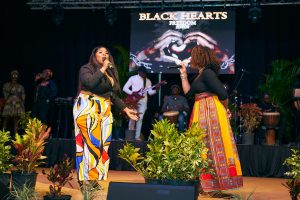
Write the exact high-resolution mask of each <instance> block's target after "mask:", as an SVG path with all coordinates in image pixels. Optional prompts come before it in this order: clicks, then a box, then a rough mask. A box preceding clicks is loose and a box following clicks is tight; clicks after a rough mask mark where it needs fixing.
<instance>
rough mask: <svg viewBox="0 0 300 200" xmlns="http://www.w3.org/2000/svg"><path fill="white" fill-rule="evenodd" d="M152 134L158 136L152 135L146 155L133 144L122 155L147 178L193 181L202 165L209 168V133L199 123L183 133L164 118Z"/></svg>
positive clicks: (157, 123) (120, 151)
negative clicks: (207, 144)
mask: <svg viewBox="0 0 300 200" xmlns="http://www.w3.org/2000/svg"><path fill="white" fill-rule="evenodd" d="M151 134H152V135H153V137H154V138H153V139H152V138H150V142H149V144H148V145H147V146H148V148H149V151H147V152H146V155H145V157H144V156H142V155H141V154H140V153H139V150H140V149H139V148H135V147H134V146H133V145H132V144H125V145H124V147H123V149H120V150H119V157H121V158H122V159H124V160H125V161H127V162H128V163H130V164H131V165H132V166H133V167H134V169H136V171H137V172H138V173H139V174H141V175H142V176H143V177H144V178H145V179H158V180H182V181H190V180H195V177H197V176H199V170H200V169H201V170H206V171H209V170H208V165H209V163H210V160H209V159H208V158H207V151H208V149H207V148H206V146H205V144H204V142H203V137H204V136H205V134H204V132H203V131H202V130H201V129H200V128H199V127H198V125H197V123H194V124H193V125H192V126H191V127H190V128H189V129H188V130H186V131H184V132H182V133H179V132H178V130H177V129H176V127H175V125H174V124H173V123H170V122H169V121H168V120H166V119H164V120H161V121H157V122H156V123H155V124H154V126H153V130H151ZM209 172H210V171H209Z"/></svg>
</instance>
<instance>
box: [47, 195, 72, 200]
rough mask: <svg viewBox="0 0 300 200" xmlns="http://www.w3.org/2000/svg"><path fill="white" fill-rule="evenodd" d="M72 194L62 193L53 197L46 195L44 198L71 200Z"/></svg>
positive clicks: (48, 199)
mask: <svg viewBox="0 0 300 200" xmlns="http://www.w3.org/2000/svg"><path fill="white" fill-rule="evenodd" d="M70 199H71V195H61V196H59V197H52V196H51V195H45V196H44V200H70Z"/></svg>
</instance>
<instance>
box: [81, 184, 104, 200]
mask: <svg viewBox="0 0 300 200" xmlns="http://www.w3.org/2000/svg"><path fill="white" fill-rule="evenodd" d="M80 190H81V192H82V200H95V199H99V197H100V199H102V198H101V196H103V194H101V193H99V192H100V191H103V188H102V187H101V186H100V185H99V184H98V183H97V182H89V183H88V184H87V183H86V182H83V184H82V186H81V187H80Z"/></svg>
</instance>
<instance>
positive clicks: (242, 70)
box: [240, 69, 250, 74]
mask: <svg viewBox="0 0 300 200" xmlns="http://www.w3.org/2000/svg"><path fill="white" fill-rule="evenodd" d="M240 71H241V72H244V73H246V74H250V72H248V71H247V70H245V69H240Z"/></svg>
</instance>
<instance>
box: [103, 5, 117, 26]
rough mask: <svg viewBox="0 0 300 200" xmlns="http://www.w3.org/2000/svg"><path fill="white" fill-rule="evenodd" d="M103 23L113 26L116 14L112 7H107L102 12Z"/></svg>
mask: <svg viewBox="0 0 300 200" xmlns="http://www.w3.org/2000/svg"><path fill="white" fill-rule="evenodd" d="M104 17H105V21H106V22H107V23H108V24H109V25H110V26H112V25H114V23H115V22H116V20H117V12H116V11H115V9H114V8H113V7H112V6H108V7H107V8H106V9H105V11H104Z"/></svg>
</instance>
